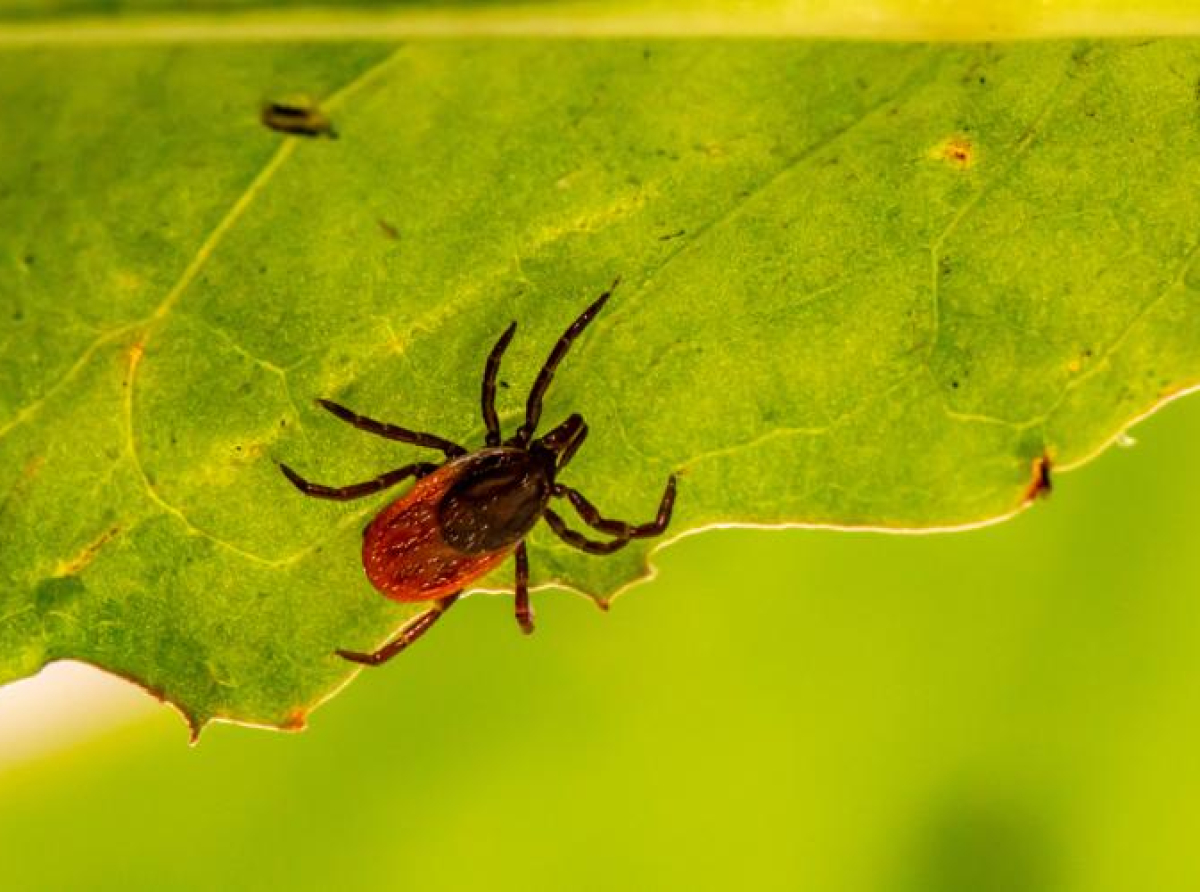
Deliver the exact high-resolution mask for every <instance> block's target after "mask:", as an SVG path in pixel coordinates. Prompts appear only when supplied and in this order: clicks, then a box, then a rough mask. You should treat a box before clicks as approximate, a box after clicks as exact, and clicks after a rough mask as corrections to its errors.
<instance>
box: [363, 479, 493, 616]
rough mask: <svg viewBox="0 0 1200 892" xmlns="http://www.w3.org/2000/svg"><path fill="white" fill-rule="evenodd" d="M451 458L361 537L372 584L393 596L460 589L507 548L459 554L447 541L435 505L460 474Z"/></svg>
mask: <svg viewBox="0 0 1200 892" xmlns="http://www.w3.org/2000/svg"><path fill="white" fill-rule="evenodd" d="M461 473H462V466H461V465H460V464H458V463H455V462H451V463H450V464H448V465H445V466H444V467H442V468H439V469H438V470H437V471H435V472H434V473H432V474H430V475H429V476H428V477H425V478H423V479H421V480H418V481H417V483H416V485H415V486H414V487H413V488H412V489H411V490H409V492H407V493H406V494H405V495H403V496H401V497H400V498H398V499H397V500H396V501H394V502H392V504H390V505H388V506H387V507H386V508H384V509H383V511H381V512H380V513H379V514H378V516H376V518H375V519H374V520H373V521H371V524H370V526H368V527H367V531H366V533H365V534H364V536H363V548H362V559H363V568H364V569H365V570H366V571H367V578H368V579H370V580H371V584H372V585H374V586H375V588H377V589H379V591H381V592H382V593H383V594H385V595H386V596H387V597H389V598H391V599H392V600H394V601H428V600H430V599H433V598H442V597H445V596H446V595H450V594H453V593H454V592H457V591H459V590H460V589H462V588H463V587H464V586H465V585H467V584H468V583H470V582H472V581H473V580H475V579H478V578H479V577H480V576H482V575H483V574H484V573H486V572H487V571H488V570H490V569H492V568H493V567H495V566H496V565H497V564H499V563H500V562H501V561H503V560H504V559H505V558H506V557H508V556H509V554H511V553H512V550H513V548H514V547H515V543H514V544H513V545H512V546H509V547H507V548H501V549H497V550H496V551H488V552H484V553H482V554H464V553H462V552H460V551H458V550H457V549H455V548H453V547H451V546H450V545H448V544H446V542H445V540H444V539H443V538H442V534H441V525H440V523H439V521H438V505H439V504H440V503H441V501H442V498H443V497H444V496H445V494H446V492H447V490H448V489H449V488H450V487H451V486H452V485H453V484H454V482H455V481H456V480H457V479H458V478H459V477H460V476H461Z"/></svg>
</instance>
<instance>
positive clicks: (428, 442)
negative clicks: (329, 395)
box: [317, 400, 467, 458]
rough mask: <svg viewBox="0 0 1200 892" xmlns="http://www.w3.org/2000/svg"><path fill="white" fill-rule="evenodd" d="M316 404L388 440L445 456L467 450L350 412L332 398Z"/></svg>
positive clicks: (438, 438)
mask: <svg viewBox="0 0 1200 892" xmlns="http://www.w3.org/2000/svg"><path fill="white" fill-rule="evenodd" d="M317 404H318V405H319V406H321V408H323V409H325V410H326V411H328V412H332V413H333V414H334V415H336V416H337V417H338V418H340V419H342V421H344V422H346V423H347V424H352V425H354V426H355V427H356V428H358V429H359V430H360V431H366V432H367V433H369V434H375V435H376V436H379V437H385V438H386V439H388V440H399V441H400V442H401V443H411V444H412V445H414V446H425V447H426V448H428V449H437V450H439V451H440V452H442V453H443V454H444V455H445V456H446V458H458V456H460V455H466V454H467V450H465V449H463V448H462V447H461V446H459V445H458V444H457V443H451V442H450V441H449V440H444V439H442V438H441V437H439V436H437V435H436V434H423V433H421V432H419V431H410V430H408V429H407V428H403V427H397V426H396V425H394V424H388V423H386V422H383V421H376V420H375V419H373V418H367V417H366V416H365V415H359V414H358V413H357V412H352V411H350V410H349V409H347V408H346V407H345V406H343V405H341V404H339V403H335V402H334V401H333V400H317Z"/></svg>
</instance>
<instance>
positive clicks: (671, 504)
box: [554, 474, 675, 539]
mask: <svg viewBox="0 0 1200 892" xmlns="http://www.w3.org/2000/svg"><path fill="white" fill-rule="evenodd" d="M554 495H556V496H558V497H559V498H563V497H565V498H566V499H567V500H568V501H569V502H570V503H571V504H572V505H573V506H574V507H575V510H576V511H578V512H579V516H580V517H582V518H583V520H584V523H586V524H587V525H588V526H590V527H591V528H592V529H594V530H599V531H600V532H601V533H608V535H610V536H618V537H620V538H622V539H649V538H650V537H652V536H657V535H660V534H661V533H662V532H663V530H665V529H666V528H667V524H669V523H670V522H671V511H672V510H674V508H675V475H674V474H672V475H671V477H670V479H669V480H667V488H666V489H665V490H663V494H662V500H661V501H660V502H659V503H658V516H656V517H655V518H654V520H652V521H650V522H649V523H642V524H631V523H626V522H625V521H623V520H609V519H607V518H605V517H602V516H601V514H600V511H599V509H597V508H596V506H595V505H593V504H592V503H591V502H589V501H588V500H587V499H586V498H584V496H583V493H581V492H579V491H578V490H574V489H571V487H569V486H563V485H562V484H561V483H559V484H556V485H555V487H554Z"/></svg>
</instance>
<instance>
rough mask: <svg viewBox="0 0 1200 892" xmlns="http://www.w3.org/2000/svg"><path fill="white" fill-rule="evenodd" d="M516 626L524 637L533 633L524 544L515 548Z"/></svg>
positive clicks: (526, 554) (527, 565)
mask: <svg viewBox="0 0 1200 892" xmlns="http://www.w3.org/2000/svg"><path fill="white" fill-rule="evenodd" d="M516 613H517V625H519V626H520V627H521V631H522V632H524V633H525V634H526V635H529V634H531V633H532V632H533V608H532V607H530V606H529V555H528V553H527V552H526V551H525V543H524V542H522V543H521V544H520V545H518V546H517V605H516Z"/></svg>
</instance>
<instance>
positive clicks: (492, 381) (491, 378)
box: [483, 322, 517, 446]
mask: <svg viewBox="0 0 1200 892" xmlns="http://www.w3.org/2000/svg"><path fill="white" fill-rule="evenodd" d="M516 330H517V323H515V322H514V323H512V324H511V325H510V326H509V327H508V328H506V329H505V330H504V334H502V335H500V340H498V341H496V346H495V347H493V348H492V352H491V353H489V354H488V358H487V365H486V366H485V367H484V370H483V423H484V424H486V425H487V439H486V440H485V441H484V442H485V443H486V444H487V445H488V446H499V445H500V419H499V418H497V417H496V375H497V374H499V372H500V358H501V357H502V356H504V351H505V350H507V349H508V343H509V341H511V340H512V337H513V332H515V331H516Z"/></svg>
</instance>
